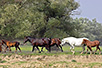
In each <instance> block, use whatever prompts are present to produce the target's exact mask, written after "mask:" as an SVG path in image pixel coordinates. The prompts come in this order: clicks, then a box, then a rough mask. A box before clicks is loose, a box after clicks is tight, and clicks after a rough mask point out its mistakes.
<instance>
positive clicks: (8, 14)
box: [0, 0, 79, 38]
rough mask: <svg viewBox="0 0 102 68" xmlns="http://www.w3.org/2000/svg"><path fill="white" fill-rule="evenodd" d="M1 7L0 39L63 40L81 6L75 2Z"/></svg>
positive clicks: (24, 0)
mask: <svg viewBox="0 0 102 68" xmlns="http://www.w3.org/2000/svg"><path fill="white" fill-rule="evenodd" d="M0 4H1V7H0V35H1V36H3V37H8V38H24V37H25V36H33V37H37V38H41V37H61V38H63V37H65V36H67V35H68V30H67V28H68V27H69V26H66V25H68V24H70V15H71V13H72V11H73V10H75V9H77V8H78V6H79V5H78V3H77V2H75V1H74V0H10V1H9V0H1V1H0ZM66 19H67V20H66ZM70 26H73V24H72V25H70ZM64 27H65V28H64ZM70 29H72V30H73V27H71V28H70ZM70 29H69V30H70ZM70 32H71V31H70ZM70 35H71V34H70Z"/></svg>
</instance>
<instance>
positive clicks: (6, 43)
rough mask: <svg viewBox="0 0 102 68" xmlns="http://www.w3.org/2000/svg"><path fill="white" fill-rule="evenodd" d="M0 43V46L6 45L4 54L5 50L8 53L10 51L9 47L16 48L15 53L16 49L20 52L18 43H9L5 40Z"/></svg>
mask: <svg viewBox="0 0 102 68" xmlns="http://www.w3.org/2000/svg"><path fill="white" fill-rule="evenodd" d="M1 43H2V45H3V44H5V45H6V48H5V52H6V50H7V48H9V51H11V48H10V47H15V48H16V51H15V52H17V48H18V49H19V51H20V52H21V49H20V47H19V45H20V43H19V42H17V41H15V42H10V41H7V40H1Z"/></svg>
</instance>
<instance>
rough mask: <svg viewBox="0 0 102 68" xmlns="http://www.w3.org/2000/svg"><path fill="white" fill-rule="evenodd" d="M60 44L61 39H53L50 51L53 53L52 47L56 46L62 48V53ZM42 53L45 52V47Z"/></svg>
mask: <svg viewBox="0 0 102 68" xmlns="http://www.w3.org/2000/svg"><path fill="white" fill-rule="evenodd" d="M60 44H61V41H60V39H59V38H53V39H51V43H50V46H49V50H50V51H51V47H52V46H54V45H56V46H57V48H59V47H60V49H61V51H62V52H63V49H62V46H61V45H60ZM41 51H43V47H42V49H41Z"/></svg>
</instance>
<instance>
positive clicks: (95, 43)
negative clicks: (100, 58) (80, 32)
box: [82, 39, 101, 54]
mask: <svg viewBox="0 0 102 68" xmlns="http://www.w3.org/2000/svg"><path fill="white" fill-rule="evenodd" d="M82 44H86V46H87V52H88V49H90V54H92V49H91V47H96V50H95V52H94V54H95V53H96V51H97V50H98V49H99V54H101V50H100V48H99V45H100V42H99V41H98V40H95V41H89V40H87V39H83V42H82ZM87 52H86V53H87Z"/></svg>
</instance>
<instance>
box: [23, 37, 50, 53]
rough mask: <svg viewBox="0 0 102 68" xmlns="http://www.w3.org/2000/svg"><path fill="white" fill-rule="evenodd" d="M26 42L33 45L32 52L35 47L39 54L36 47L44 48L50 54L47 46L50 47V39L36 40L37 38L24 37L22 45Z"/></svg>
mask: <svg viewBox="0 0 102 68" xmlns="http://www.w3.org/2000/svg"><path fill="white" fill-rule="evenodd" d="M27 41H29V42H30V43H31V44H32V45H33V49H32V52H33V51H34V49H35V47H36V48H37V50H38V51H39V53H41V51H40V50H39V48H38V46H39V47H45V48H46V49H47V50H48V51H49V52H50V50H49V45H50V41H51V40H50V38H42V39H38V38H31V37H25V39H24V42H23V44H25V43H26V42H27Z"/></svg>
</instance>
